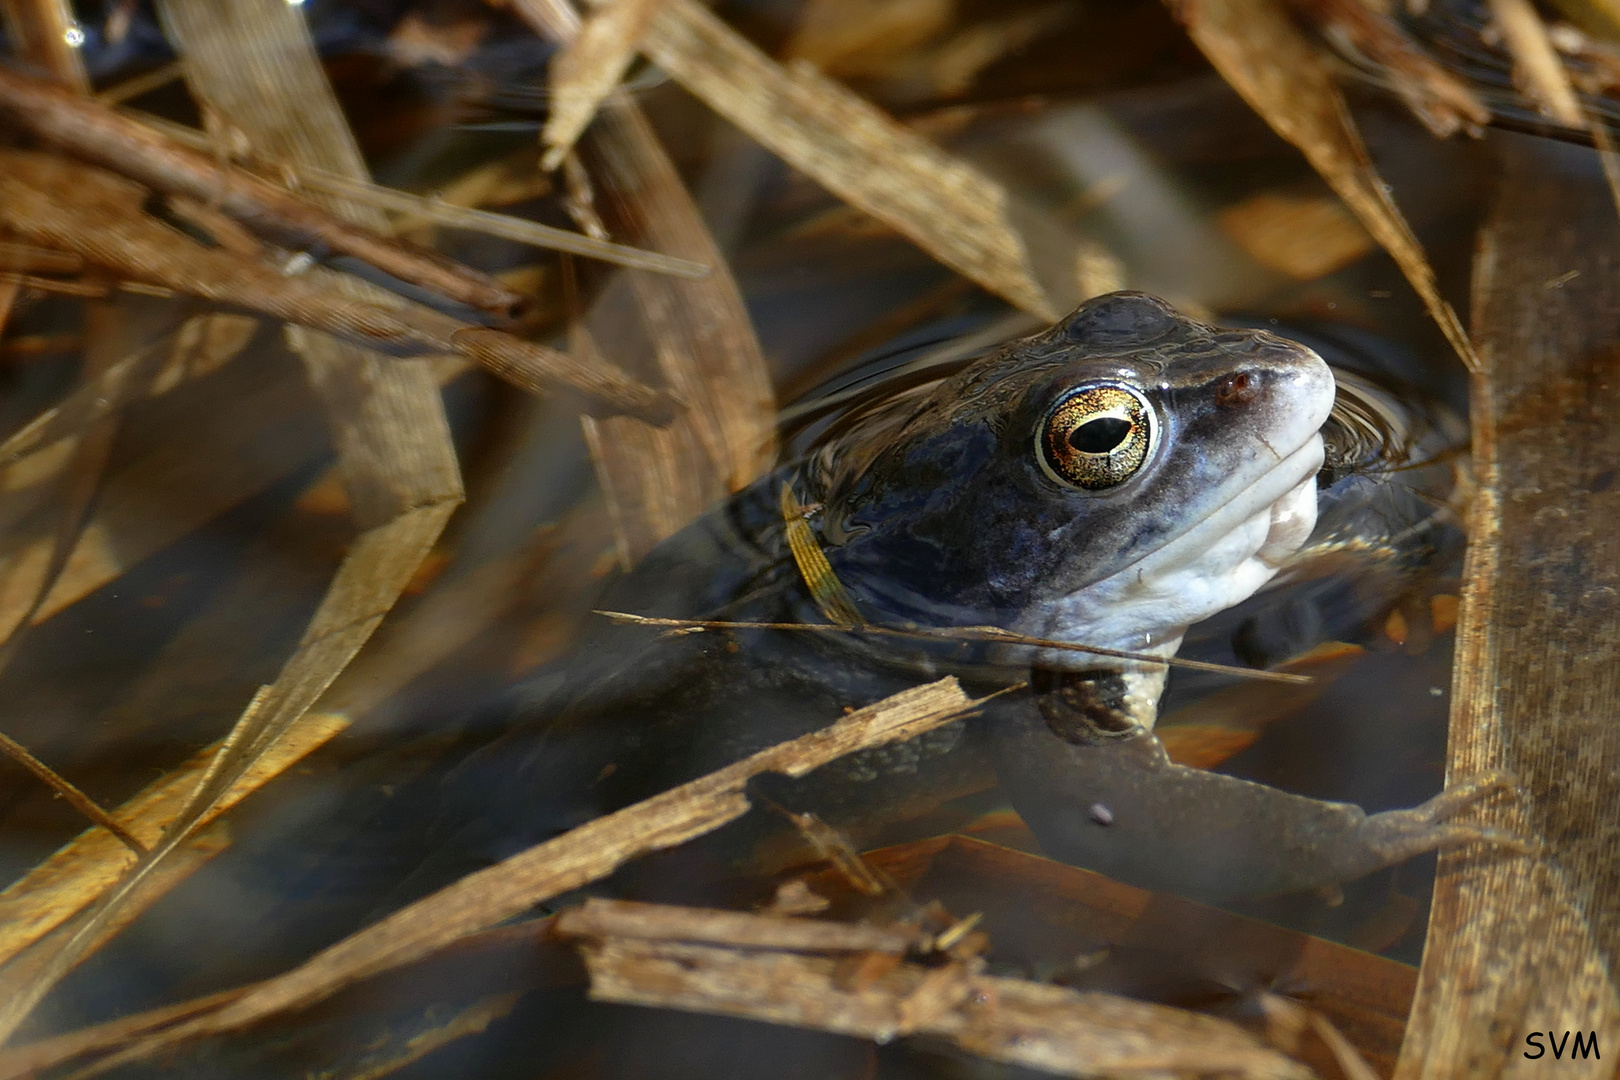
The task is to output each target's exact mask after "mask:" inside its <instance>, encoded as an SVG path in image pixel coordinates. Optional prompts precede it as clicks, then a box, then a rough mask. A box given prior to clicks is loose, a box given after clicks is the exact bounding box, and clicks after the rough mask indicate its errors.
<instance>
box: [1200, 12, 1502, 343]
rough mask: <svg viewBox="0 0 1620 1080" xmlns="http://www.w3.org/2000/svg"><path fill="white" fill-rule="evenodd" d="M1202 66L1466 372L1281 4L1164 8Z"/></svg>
mask: <svg viewBox="0 0 1620 1080" xmlns="http://www.w3.org/2000/svg"><path fill="white" fill-rule="evenodd" d="M1172 7H1174V8H1175V9H1176V11H1177V14H1178V15H1179V17H1180V18H1181V19H1182V21H1183V22H1185V23H1186V25H1187V32H1188V33H1189V34H1190V35H1191V36H1192V39H1193V41H1194V42H1196V43H1197V45H1198V47H1199V49H1201V50H1202V51H1203V53H1204V55H1205V56H1206V57H1208V58H1209V62H1210V63H1211V64H1213V65H1214V66H1215V69H1216V70H1217V71H1219V72H1220V73H1221V76H1222V77H1223V78H1225V79H1226V81H1227V82H1228V83H1230V84H1231V86H1232V88H1233V89H1234V90H1236V91H1237V92H1238V93H1239V94H1240V95H1242V97H1243V99H1244V100H1245V101H1247V102H1248V103H1249V105H1250V106H1251V107H1252V108H1253V109H1254V110H1255V112H1257V113H1259V114H1260V115H1261V117H1263V118H1264V119H1265V121H1266V123H1268V124H1270V125H1271V127H1272V129H1273V130H1275V131H1276V132H1277V134H1279V135H1281V136H1282V137H1283V138H1284V139H1287V140H1288V141H1289V142H1291V143H1293V144H1294V145H1295V146H1296V147H1298V148H1299V151H1300V152H1301V153H1302V154H1304V155H1305V158H1306V160H1308V161H1309V162H1310V163H1311V165H1312V166H1314V167H1315V169H1316V171H1317V172H1318V173H1319V174H1321V177H1322V179H1323V180H1325V181H1327V184H1328V186H1329V187H1331V188H1332V189H1333V190H1334V192H1335V193H1337V194H1338V196H1339V198H1341V199H1343V200H1344V201H1345V204H1346V205H1348V206H1349V207H1350V209H1351V211H1352V212H1353V213H1354V214H1355V215H1356V217H1358V218H1360V219H1361V223H1362V224H1363V225H1365V226H1366V227H1367V231H1368V232H1370V233H1372V235H1373V238H1374V239H1375V240H1377V241H1378V243H1379V245H1380V246H1382V247H1383V249H1384V250H1385V251H1387V252H1389V255H1390V258H1392V259H1394V260H1395V265H1396V266H1399V267H1400V268H1401V273H1403V274H1405V275H1406V280H1407V281H1408V282H1410V283H1411V285H1412V288H1413V289H1414V290H1416V291H1417V294H1418V296H1419V297H1421V298H1422V300H1423V305H1424V307H1426V308H1427V309H1428V311H1429V315H1430V316H1431V317H1432V318H1433V319H1434V321H1435V322H1436V323H1437V324H1438V325H1439V327H1440V330H1441V332H1442V333H1444V334H1445V335H1446V340H1447V341H1449V342H1450V343H1451V347H1452V348H1453V349H1455V350H1456V351H1457V355H1458V356H1459V357H1460V358H1461V359H1462V362H1463V364H1464V365H1465V366H1466V367H1467V368H1468V370H1469V371H1476V372H1477V371H1478V370H1479V358H1478V357H1476V356H1475V355H1474V348H1473V346H1472V345H1471V344H1469V341H1468V336H1467V335H1466V334H1465V333H1463V329H1462V324H1461V323H1460V322H1458V320H1457V313H1456V312H1455V311H1453V310H1452V308H1451V305H1450V304H1448V303H1447V302H1446V300H1445V298H1444V297H1442V296H1441V295H1440V292H1439V290H1438V288H1437V287H1436V285H1435V280H1434V270H1433V268H1431V267H1430V266H1429V260H1428V257H1427V256H1426V255H1424V253H1423V248H1422V246H1421V245H1420V244H1419V243H1418V241H1417V237H1415V236H1413V235H1412V230H1411V227H1410V226H1408V225H1407V223H1406V219H1405V218H1403V217H1402V216H1401V212H1400V209H1399V208H1398V207H1397V206H1396V205H1395V202H1394V200H1393V199H1391V198H1390V196H1389V192H1388V190H1387V188H1386V186H1385V185H1384V183H1383V181H1382V180H1381V179H1380V178H1379V176H1378V173H1377V171H1376V170H1375V169H1374V168H1373V165H1372V162H1371V161H1370V160H1369V159H1368V157H1367V149H1366V147H1365V146H1364V145H1362V142H1361V136H1360V134H1359V133H1358V132H1357V131H1356V128H1355V123H1354V121H1352V120H1351V118H1350V113H1349V110H1348V109H1347V108H1346V107H1345V103H1344V98H1343V96H1342V95H1341V94H1340V93H1339V88H1338V87H1337V86H1336V85H1335V84H1334V82H1333V77H1332V75H1331V74H1329V72H1328V69H1327V66H1326V64H1325V63H1324V62H1323V58H1322V56H1321V54H1320V52H1318V50H1317V48H1316V46H1315V45H1313V44H1312V43H1311V42H1310V41H1309V40H1308V39H1307V38H1306V37H1305V35H1304V34H1303V33H1302V32H1301V31H1300V29H1299V28H1298V27H1296V26H1295V25H1294V23H1293V22H1292V21H1291V20H1290V19H1289V17H1288V13H1287V11H1285V10H1284V9H1283V6H1282V2H1281V0H1177V2H1173V3H1172Z"/></svg>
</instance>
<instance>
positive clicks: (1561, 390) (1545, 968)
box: [1396, 140, 1620, 1080]
mask: <svg viewBox="0 0 1620 1080" xmlns="http://www.w3.org/2000/svg"><path fill="white" fill-rule="evenodd" d="M1502 149H1503V151H1504V156H1505V158H1506V162H1505V164H1506V169H1505V176H1504V177H1503V179H1502V182H1501V185H1500V187H1499V190H1498V194H1497V203H1496V206H1495V208H1494V209H1493V210H1492V212H1491V214H1490V217H1489V218H1488V219H1487V221H1486V223H1485V225H1484V228H1483V230H1482V232H1481V235H1480V242H1479V247H1478V255H1477V263H1476V266H1475V274H1474V287H1473V298H1474V304H1475V308H1474V328H1475V334H1476V337H1477V340H1478V341H1479V343H1480V351H1481V353H1482V355H1483V356H1484V358H1485V360H1486V373H1485V375H1484V377H1483V378H1481V379H1479V380H1476V382H1475V384H1474V398H1473V403H1472V408H1471V409H1470V415H1471V418H1472V423H1473V452H1474V469H1475V474H1476V475H1477V476H1478V477H1479V482H1480V490H1479V493H1478V494H1477V495H1476V496H1475V497H1474V503H1473V520H1472V523H1471V527H1470V529H1469V548H1468V565H1467V569H1466V573H1465V576H1464V581H1465V582H1466V585H1465V588H1464V592H1463V603H1462V611H1461V619H1460V621H1459V623H1458V628H1457V660H1456V666H1455V668H1454V671H1455V674H1454V676H1453V679H1454V687H1453V693H1452V710H1451V732H1450V745H1449V751H1448V753H1449V756H1448V763H1447V771H1448V773H1449V774H1450V775H1451V776H1459V775H1463V774H1466V773H1468V772H1471V771H1474V770H1477V769H1481V768H1507V769H1512V770H1513V772H1514V774H1515V775H1516V776H1517V777H1518V779H1519V781H1520V783H1521V785H1522V787H1523V789H1524V791H1525V799H1524V800H1523V801H1522V802H1519V803H1516V804H1514V805H1512V806H1505V807H1499V808H1496V809H1495V810H1494V812H1493V813H1491V814H1490V815H1489V818H1488V824H1490V825H1493V826H1497V827H1500V828H1505V829H1510V830H1513V831H1514V832H1517V833H1518V834H1519V835H1522V836H1528V837H1532V838H1537V839H1541V840H1542V841H1543V842H1544V843H1545V853H1544V855H1542V856H1541V857H1537V858H1523V859H1490V860H1485V859H1478V858H1470V857H1467V856H1462V855H1457V854H1445V855H1442V856H1441V857H1440V874H1439V878H1438V880H1437V881H1436V883H1435V892H1434V908H1433V914H1432V915H1431V917H1430V923H1429V938H1428V946H1427V948H1426V950H1425V952H1424V957H1423V968H1422V971H1421V973H1420V975H1419V984H1418V994H1417V999H1416V1001H1415V1002H1414V1003H1413V1006H1412V1018H1411V1023H1410V1026H1409V1027H1408V1029H1407V1037H1406V1042H1405V1044H1404V1045H1403V1046H1402V1048H1401V1060H1400V1067H1399V1068H1398V1069H1397V1070H1396V1076H1397V1077H1399V1078H1401V1080H1418V1078H1420V1077H1423V1078H1427V1077H1436V1078H1438V1077H1451V1076H1461V1075H1467V1076H1476V1077H1482V1078H1487V1080H1488V1078H1491V1077H1496V1076H1502V1075H1509V1076H1528V1075H1530V1074H1531V1073H1532V1072H1533V1070H1534V1069H1535V1068H1536V1066H1537V1065H1538V1064H1539V1062H1537V1061H1536V1060H1534V1059H1529V1060H1527V1059H1526V1058H1524V1057H1522V1056H1521V1051H1527V1048H1526V1047H1525V1046H1524V1044H1523V1042H1522V1040H1523V1038H1524V1036H1525V1033H1527V1032H1530V1031H1532V1030H1541V1031H1546V1030H1553V1031H1557V1032H1565V1031H1578V1032H1590V1031H1596V1032H1599V1033H1601V1037H1603V1038H1605V1039H1606V1040H1612V1039H1613V1035H1612V1034H1611V1033H1612V1032H1615V1031H1617V1030H1620V991H1617V988H1616V984H1615V978H1616V974H1615V973H1616V972H1617V971H1620V964H1617V959H1620V890H1617V889H1616V888H1615V887H1614V883H1615V876H1614V875H1615V867H1616V866H1620V821H1617V819H1616V816H1615V812H1614V808H1615V806H1616V805H1620V728H1617V727H1616V725H1615V713H1614V703H1615V702H1616V701H1620V570H1617V567H1620V501H1617V496H1620V488H1616V487H1615V486H1614V484H1613V480H1614V476H1615V473H1614V468H1615V461H1616V460H1617V458H1620V427H1617V426H1616V425H1615V423H1614V421H1613V417H1614V415H1615V413H1616V411H1617V410H1620V381H1616V380H1614V379H1613V378H1611V377H1609V375H1608V374H1607V371H1608V366H1609V363H1610V361H1609V359H1608V358H1609V357H1611V356H1612V355H1614V350H1615V349H1616V348H1617V347H1620V333H1617V327H1616V323H1615V320H1614V318H1613V314H1612V313H1613V311H1614V309H1615V306H1616V305H1617V304H1620V273H1617V272H1616V268H1615V264H1614V262H1613V260H1612V259H1611V258H1610V253H1611V252H1612V251H1613V250H1614V248H1615V245H1616V244H1620V221H1617V220H1616V217H1615V214H1614V208H1613V206H1612V205H1611V204H1610V201H1609V197H1608V192H1607V190H1606V186H1605V184H1604V181H1603V177H1602V174H1601V170H1600V168H1599V166H1598V163H1597V161H1596V160H1595V158H1594V155H1592V154H1591V153H1590V152H1588V151H1585V150H1582V149H1576V148H1571V147H1565V146H1561V145H1559V144H1557V143H1554V142H1551V141H1549V140H1522V141H1520V140H1515V141H1513V142H1511V143H1508V144H1505V145H1504V146H1503V147H1502ZM1549 283H1557V284H1558V287H1556V288H1549V287H1548V285H1549ZM1549 447H1557V450H1556V452H1548V448H1549ZM1576 747H1578V748H1579V753H1578V754H1572V753H1571V750H1572V748H1576ZM1509 1040H1512V1042H1511V1043H1510V1042H1509ZM1601 1049H1602V1050H1608V1049H1609V1047H1608V1046H1604V1047H1602V1048H1601ZM1611 1053H1612V1051H1611ZM1571 1058H1572V1060H1565V1061H1564V1062H1563V1063H1562V1064H1560V1065H1558V1066H1557V1068H1558V1069H1559V1071H1560V1075H1563V1076H1571V1077H1582V1078H1592V1080H1597V1078H1599V1077H1605V1078H1606V1077H1610V1076H1612V1075H1613V1072H1614V1063H1613V1061H1612V1060H1609V1061H1600V1060H1598V1059H1597V1057H1596V1055H1593V1057H1592V1058H1590V1059H1588V1058H1586V1056H1585V1055H1584V1054H1583V1055H1581V1057H1580V1059H1578V1060H1574V1059H1573V1058H1574V1055H1573V1054H1572V1055H1571Z"/></svg>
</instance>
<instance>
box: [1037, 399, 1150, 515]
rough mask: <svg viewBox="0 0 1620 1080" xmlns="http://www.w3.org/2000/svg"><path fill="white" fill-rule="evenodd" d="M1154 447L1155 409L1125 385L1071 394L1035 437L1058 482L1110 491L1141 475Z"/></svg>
mask: <svg viewBox="0 0 1620 1080" xmlns="http://www.w3.org/2000/svg"><path fill="white" fill-rule="evenodd" d="M1152 446H1153V409H1152V407H1151V406H1149V405H1148V403H1147V402H1146V401H1145V400H1143V398H1142V396H1141V395H1140V394H1138V393H1136V392H1135V391H1134V390H1129V389H1127V388H1125V387H1123V386H1086V387H1080V388H1078V389H1075V390H1071V391H1069V392H1068V393H1067V394H1064V395H1063V396H1062V397H1060V398H1058V400H1057V401H1056V402H1055V403H1054V404H1053V405H1052V407H1051V408H1050V409H1048V410H1047V412H1046V419H1045V420H1043V421H1042V422H1041V429H1040V431H1039V432H1038V433H1037V434H1036V437H1035V449H1036V453H1037V455H1038V456H1039V457H1040V461H1041V467H1042V468H1044V469H1045V470H1046V472H1047V474H1048V475H1050V476H1051V477H1052V479H1054V480H1057V481H1059V482H1060V483H1064V484H1072V485H1073V486H1075V487H1078V488H1084V489H1085V490H1087V491H1106V490H1107V489H1108V488H1112V487H1118V486H1119V485H1120V484H1123V483H1124V482H1125V481H1127V480H1129V479H1130V478H1131V477H1133V476H1135V475H1136V474H1137V472H1138V471H1139V470H1140V469H1141V468H1142V465H1143V463H1144V462H1146V461H1147V457H1148V452H1149V451H1150V450H1151V449H1152Z"/></svg>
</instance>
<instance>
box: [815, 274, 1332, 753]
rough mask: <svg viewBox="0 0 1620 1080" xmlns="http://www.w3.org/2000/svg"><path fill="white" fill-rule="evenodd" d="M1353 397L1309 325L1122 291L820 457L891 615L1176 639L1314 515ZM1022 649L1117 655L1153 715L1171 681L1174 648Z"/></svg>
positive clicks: (838, 561) (1050, 654) (1145, 712)
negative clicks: (1247, 317)
mask: <svg viewBox="0 0 1620 1080" xmlns="http://www.w3.org/2000/svg"><path fill="white" fill-rule="evenodd" d="M1333 397H1334V382H1333V376H1332V374H1331V373H1330V371H1329V369H1328V366H1327V365H1326V363H1324V362H1323V361H1322V359H1321V358H1320V357H1318V356H1317V355H1316V354H1315V353H1314V352H1312V351H1311V350H1310V349H1307V348H1305V347H1304V346H1301V345H1297V344H1295V343H1293V342H1290V341H1286V340H1284V339H1282V338H1279V337H1276V336H1274V335H1272V334H1269V333H1265V332H1263V331H1258V330H1227V329H1221V328H1217V327H1213V326H1208V325H1205V324H1203V323H1200V322H1195V321H1193V320H1191V319H1188V318H1186V317H1184V316H1182V315H1181V314H1179V313H1178V312H1176V311H1175V310H1174V309H1173V308H1171V307H1170V306H1169V305H1167V304H1165V303H1164V302H1163V301H1161V300H1157V299H1155V298H1153V297H1151V296H1146V295H1144V294H1141V293H1129V292H1122V293H1113V294H1110V295H1107V296H1103V297H1099V298H1097V299H1095V300H1092V301H1089V302H1088V303H1086V304H1085V305H1083V306H1082V307H1081V308H1080V309H1079V310H1077V311H1076V312H1074V314H1072V315H1070V316H1069V317H1068V318H1067V319H1065V320H1063V321H1062V322H1061V323H1059V324H1058V325H1056V326H1054V327H1052V328H1051V329H1049V330H1047V331H1045V332H1043V333H1040V334H1036V335H1034V336H1032V337H1028V338H1024V339H1022V340H1018V341H1014V342H1012V343H1010V344H1008V345H1006V346H1004V347H1002V348H1001V349H1000V350H998V351H996V352H995V353H993V354H992V355H989V356H986V357H984V358H983V359H981V360H978V361H976V362H975V363H973V364H972V365H970V366H969V367H967V368H965V369H964V370H962V371H961V372H960V373H958V374H957V375H955V376H953V377H951V378H949V379H946V380H944V381H943V382H940V383H936V384H932V385H930V386H928V387H923V388H920V389H918V390H915V391H912V392H910V393H907V394H902V395H899V396H897V397H894V398H891V399H889V400H887V401H885V402H884V403H883V404H882V405H881V406H879V407H877V408H875V409H872V410H870V411H869V412H868V413H866V414H864V415H862V416H859V417H856V418H853V419H852V420H851V421H849V422H847V423H846V424H845V425H844V426H843V427H842V429H841V430H840V431H839V432H838V433H837V434H836V435H835V436H834V437H833V438H832V439H830V440H829V441H828V442H827V443H826V444H825V445H824V446H823V447H822V448H821V449H820V450H819V452H818V453H817V455H816V456H815V457H814V458H813V459H812V461H811V462H810V465H809V468H808V470H807V478H808V479H809V481H810V485H811V487H812V489H813V492H814V496H815V497H816V498H818V499H819V500H820V501H821V502H822V504H823V507H824V509H823V512H822V516H821V519H820V523H819V524H820V531H821V534H822V537H823V540H824V542H825V544H826V548H827V555H828V558H829V561H830V562H831V564H832V566H833V570H834V572H835V573H836V574H837V575H838V577H839V578H840V579H841V580H842V581H843V582H844V584H845V586H846V587H847V588H848V589H849V590H850V592H851V594H852V595H853V596H854V598H855V600H856V602H857V604H858V606H859V607H860V609H861V611H862V612H863V613H864V614H865V615H866V616H867V617H868V618H869V619H871V620H873V621H875V622H889V623H907V622H910V623H917V624H923V625H930V626H982V625H991V626H998V627H1002V628H1004V629H1007V630H1012V631H1015V632H1018V633H1021V634H1025V635H1028V636H1031V637H1039V638H1043V639H1051V640H1058V641H1064V642H1073V643H1078V644H1086V645H1093V646H1102V647H1105V648H1111V649H1121V650H1130V651H1134V652H1147V653H1152V654H1155V655H1161V656H1164V655H1169V654H1171V653H1173V652H1174V651H1175V649H1176V648H1177V646H1178V645H1179V644H1180V641H1181V637H1182V634H1183V632H1184V631H1185V630H1186V628H1187V627H1188V626H1189V625H1190V624H1192V623H1194V622H1197V621H1199V620H1201V619H1205V618H1208V617H1209V616H1211V615H1213V614H1215V613H1216V612H1219V611H1221V610H1224V609H1225V608H1228V607H1231V606H1232V605H1234V604H1237V603H1240V602H1241V601H1243V600H1244V599H1246V598H1247V597H1249V596H1250V595H1252V594H1253V593H1254V592H1255V591H1256V590H1257V589H1259V588H1260V587H1261V586H1262V585H1264V584H1265V583H1266V582H1267V581H1268V580H1269V579H1270V578H1271V577H1272V576H1273V574H1275V573H1276V571H1277V569H1278V567H1279V566H1280V565H1281V563H1282V562H1283V560H1284V559H1286V558H1287V556H1289V555H1290V554H1292V553H1293V552H1294V551H1295V550H1296V549H1297V548H1298V547H1299V546H1300V545H1301V544H1302V543H1303V542H1304V541H1305V539H1306V537H1307V536H1308V535H1309V533H1310V531H1311V528H1312V526H1313V525H1314V523H1315V520H1316V489H1315V476H1316V473H1317V471H1318V470H1319V469H1320V468H1321V465H1322V439H1321V435H1320V429H1321V427H1322V424H1323V422H1324V421H1325V420H1326V419H1327V417H1328V413H1329V410H1330V409H1331V407H1332V405H1333ZM1004 658H1005V659H1010V660H1011V661H1012V662H1016V663H1019V664H1023V663H1025V662H1028V663H1029V664H1031V665H1032V666H1034V667H1036V668H1039V669H1042V670H1049V671H1058V672H1063V671H1068V672H1076V671H1087V672H1090V671H1094V670H1096V669H1099V668H1103V669H1108V670H1114V671H1118V672H1120V673H1121V674H1122V675H1123V676H1125V677H1127V680H1128V681H1131V682H1133V686H1132V687H1131V688H1130V690H1129V693H1130V694H1131V695H1132V696H1133V698H1135V699H1140V700H1137V701H1136V702H1135V706H1136V709H1135V711H1136V715H1137V717H1138V719H1137V721H1136V722H1139V723H1140V722H1146V723H1151V715H1152V708H1151V703H1152V702H1156V700H1157V697H1158V691H1159V690H1160V689H1162V685H1163V669H1162V667H1159V666H1157V665H1152V666H1150V665H1143V664H1132V663H1130V662H1128V661H1127V662H1121V661H1117V660H1116V661H1103V660H1101V659H1100V658H1099V657H1096V656H1092V655H1087V654H1084V653H1078V652H1069V651H1063V650H1053V649H1032V648H1023V649H1022V650H1021V651H1014V652H1013V653H1011V654H1007V656H1006V657H1004ZM1149 699H1151V701H1150V700H1149ZM1144 704H1145V705H1146V707H1145V708H1143V707H1142V706H1143V705H1144Z"/></svg>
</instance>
